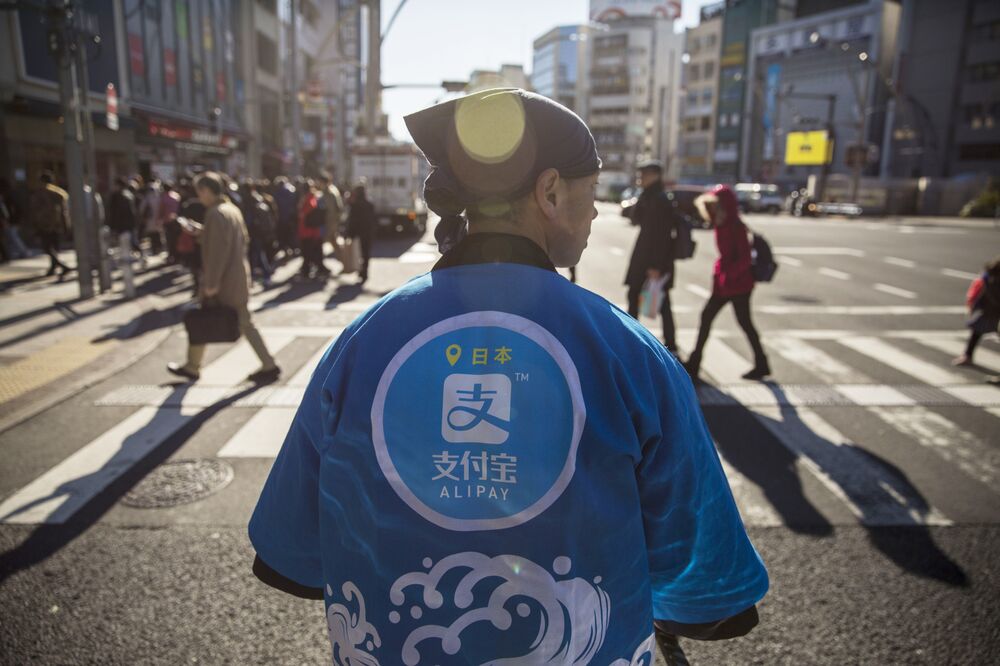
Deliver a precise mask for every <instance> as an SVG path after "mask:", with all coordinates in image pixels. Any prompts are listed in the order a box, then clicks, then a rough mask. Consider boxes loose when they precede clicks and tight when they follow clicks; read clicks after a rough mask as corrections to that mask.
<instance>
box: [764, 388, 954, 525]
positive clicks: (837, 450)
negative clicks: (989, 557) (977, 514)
mask: <svg viewBox="0 0 1000 666" xmlns="http://www.w3.org/2000/svg"><path fill="white" fill-rule="evenodd" d="M752 411H753V413H754V416H755V417H756V418H757V420H758V421H760V422H761V423H762V424H763V425H764V427H765V428H767V429H768V430H769V431H771V433H772V434H773V435H774V436H775V437H776V438H777V439H778V440H779V441H780V442H781V443H782V444H783V445H784V446H785V447H786V448H788V450H789V451H792V452H793V453H796V454H798V455H799V457H800V460H801V461H802V462H803V463H804V465H805V466H806V468H807V469H809V471H810V472H812V473H813V475H814V476H816V478H817V479H819V480H820V482H821V483H823V485H825V486H826V488H827V489H828V490H829V491H830V492H831V493H833V495H834V496H836V497H837V498H838V499H840V500H841V501H842V502H843V503H844V504H846V505H847V507H848V508H849V509H850V510H851V512H852V513H853V514H854V515H855V516H856V517H857V518H858V521H859V522H860V523H861V524H863V525H914V524H916V525H950V524H951V521H950V520H948V519H947V518H946V517H944V516H943V515H941V513H940V512H939V511H938V510H937V509H934V508H933V507H931V506H929V505H928V504H927V503H926V501H925V500H924V499H923V498H921V497H920V496H919V495H916V496H913V494H915V493H916V490H915V489H911V488H908V487H907V486H906V485H905V484H903V483H901V481H900V479H899V478H898V476H897V475H895V474H893V473H891V472H890V470H888V469H885V468H883V467H882V466H881V465H878V464H877V463H875V462H873V461H872V460H871V458H870V457H869V456H868V455H867V454H866V453H865V452H864V450H863V449H862V448H861V447H859V446H858V445H857V444H855V443H854V442H852V441H850V440H849V439H848V438H847V437H846V436H844V435H843V434H842V433H840V432H839V431H838V430H837V429H836V428H834V427H833V426H832V425H830V424H829V423H827V422H826V421H825V420H824V419H823V418H821V417H820V416H819V414H817V413H816V412H814V411H813V410H811V409H809V408H808V407H800V408H798V409H791V408H778V407H757V408H754V409H753V410H752Z"/></svg>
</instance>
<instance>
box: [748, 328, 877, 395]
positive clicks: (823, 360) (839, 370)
mask: <svg viewBox="0 0 1000 666" xmlns="http://www.w3.org/2000/svg"><path fill="white" fill-rule="evenodd" d="M766 344H767V346H768V347H770V348H771V349H773V350H774V351H776V352H777V353H778V354H779V355H780V356H782V357H783V358H786V359H788V360H789V361H791V362H792V363H796V364H798V365H800V366H802V367H803V368H807V369H808V370H809V371H810V372H812V373H813V374H815V375H816V376H817V377H819V378H820V379H822V380H824V381H826V382H829V383H831V384H864V383H865V382H867V381H868V378H867V377H866V376H865V375H864V374H863V373H860V372H858V371H857V370H855V369H854V368H851V367H850V366H848V365H846V364H844V363H842V362H840V361H838V360H837V359H835V358H834V357H832V356H830V355H829V354H827V353H826V352H824V351H823V350H821V349H819V348H817V347H815V346H813V345H811V344H809V343H807V342H804V341H802V340H799V339H796V338H793V337H786V336H779V337H775V338H772V339H769V340H767V341H766Z"/></svg>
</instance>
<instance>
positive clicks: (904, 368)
mask: <svg viewBox="0 0 1000 666" xmlns="http://www.w3.org/2000/svg"><path fill="white" fill-rule="evenodd" d="M838 342H839V343H840V344H842V345H844V346H845V347H848V348H849V349H853V350H854V351H856V352H858V353H859V354H863V355H865V356H867V357H869V358H871V359H874V360H876V361H878V362H879V363H881V364H883V365H887V366H889V367H891V368H894V369H895V370H897V371H899V372H902V373H904V374H907V375H909V376H910V377H914V378H915V379H917V380H919V381H921V382H923V383H925V384H930V385H931V386H941V385H944V384H968V383H969V378H968V377H966V376H965V375H963V374H961V373H958V372H952V371H951V370H946V369H944V368H942V367H940V366H938V365H935V364H934V363H928V362H927V361H924V360H923V359H919V358H917V357H916V356H914V355H913V354H910V353H908V352H905V351H903V350H902V349H899V348H897V347H895V346H893V345H890V344H888V343H886V342H885V341H884V340H880V339H879V338H873V337H846V338H843V339H841V340H838Z"/></svg>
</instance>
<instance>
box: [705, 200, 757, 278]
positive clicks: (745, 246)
mask: <svg viewBox="0 0 1000 666" xmlns="http://www.w3.org/2000/svg"><path fill="white" fill-rule="evenodd" d="M712 194H714V195H715V196H716V197H718V200H719V206H720V207H721V208H722V210H723V212H724V213H725V215H724V219H723V221H722V223H721V224H718V225H717V226H716V227H715V244H716V246H717V247H718V248H719V258H718V259H717V260H716V261H715V269H714V271H713V278H712V294H713V295H715V296H722V297H730V296H740V295H742V294H749V293H750V292H751V291H753V285H754V281H753V269H752V267H751V255H750V239H749V238H748V237H747V228H746V225H745V224H743V220H741V219H740V211H739V205H738V204H737V201H736V195H735V194H733V191H732V190H731V189H729V188H728V187H725V186H724V185H719V186H718V187H716V188H715V189H713V190H712Z"/></svg>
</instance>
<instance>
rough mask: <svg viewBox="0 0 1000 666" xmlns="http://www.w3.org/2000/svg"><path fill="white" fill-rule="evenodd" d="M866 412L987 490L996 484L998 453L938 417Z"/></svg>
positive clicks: (919, 410) (917, 410) (916, 411)
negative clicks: (928, 450) (935, 454)
mask: <svg viewBox="0 0 1000 666" xmlns="http://www.w3.org/2000/svg"><path fill="white" fill-rule="evenodd" d="M970 388H973V387H970ZM975 388H978V387H975ZM868 411H870V412H871V413H872V414H875V415H876V416H878V417H879V418H880V419H882V420H883V421H884V422H885V423H886V424H888V425H889V426H891V427H893V428H895V429H896V430H897V431H899V432H900V433H901V434H903V435H905V436H906V437H908V438H910V439H912V440H913V441H915V442H917V443H918V444H920V445H921V446H924V447H926V448H928V449H931V450H932V451H934V452H935V453H937V454H938V455H939V456H941V457H942V458H944V459H945V460H946V461H948V462H949V463H951V464H953V465H955V466H956V467H958V468H959V469H960V470H962V471H963V472H965V473H966V474H968V475H969V476H971V477H972V478H973V479H976V480H978V481H981V482H982V483H984V484H985V485H987V486H989V487H990V488H996V485H997V482H998V481H1000V451H997V450H996V448H995V447H992V446H988V445H986V444H985V443H984V442H982V441H980V440H979V439H978V438H977V437H975V436H974V435H971V434H970V433H968V432H966V431H965V430H962V429H961V428H960V427H958V426H957V425H956V424H955V423H953V422H952V421H950V420H948V419H946V418H945V417H943V416H941V415H940V414H938V413H936V412H932V411H931V410H929V409H927V408H926V407H912V408H908V409H892V408H887V407H872V408H870V409H869V410H868Z"/></svg>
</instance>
